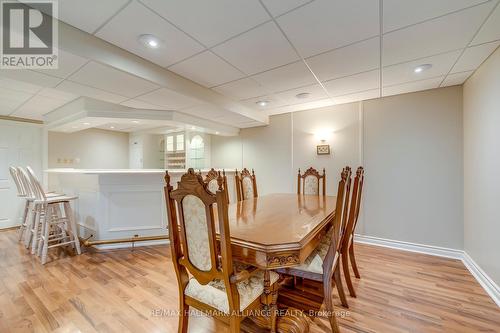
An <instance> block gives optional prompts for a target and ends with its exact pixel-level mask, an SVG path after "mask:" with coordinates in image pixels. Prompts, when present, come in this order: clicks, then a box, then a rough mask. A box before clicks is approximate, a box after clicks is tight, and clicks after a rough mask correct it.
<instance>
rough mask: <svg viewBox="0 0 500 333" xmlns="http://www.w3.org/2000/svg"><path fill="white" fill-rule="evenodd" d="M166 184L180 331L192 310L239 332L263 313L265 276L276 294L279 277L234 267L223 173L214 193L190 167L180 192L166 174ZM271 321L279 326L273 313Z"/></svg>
mask: <svg viewBox="0 0 500 333" xmlns="http://www.w3.org/2000/svg"><path fill="white" fill-rule="evenodd" d="M165 183H166V185H165V198H166V206H167V212H168V222H169V230H170V247H171V251H172V262H173V264H174V268H175V272H176V275H177V281H178V284H179V298H180V309H179V310H180V315H179V330H178V331H179V332H180V333H185V332H187V329H188V320H189V307H194V308H196V309H198V310H200V311H202V312H204V313H206V314H208V315H211V316H214V317H216V318H217V319H220V320H223V321H224V322H227V323H229V327H230V332H232V333H234V332H239V331H240V323H241V321H242V320H243V319H244V318H245V317H246V316H247V315H248V314H251V312H252V311H254V313H255V310H258V309H260V306H261V303H260V302H261V300H260V296H261V295H262V294H263V292H264V275H266V278H268V279H269V280H270V287H269V291H272V292H273V293H275V292H276V290H277V287H278V286H277V283H276V282H277V281H278V279H279V275H278V274H276V273H274V272H270V271H266V272H264V271H262V270H258V269H255V268H248V267H243V268H241V267H237V266H238V265H236V264H233V257H232V252H231V241H230V235H229V217H228V204H227V201H226V194H225V191H226V189H224V188H223V185H222V184H223V178H222V176H221V175H220V173H218V177H217V185H218V189H217V191H216V193H211V192H210V191H209V190H208V188H207V187H208V186H207V184H206V183H205V182H204V181H203V179H202V177H201V175H199V174H196V173H195V172H194V170H193V169H191V168H190V169H189V170H188V172H187V173H186V174H184V175H183V176H182V178H181V181H180V182H178V187H177V189H176V190H173V187H172V186H171V185H170V176H169V174H168V171H167V172H166V175H165ZM215 204H216V205H215ZM215 210H216V211H215ZM216 217H217V218H216ZM216 220H217V222H216ZM216 223H217V224H218V228H217V225H216ZM217 229H218V230H219V235H220V236H219V239H220V242H219V243H220V244H218V242H217V238H216V230H217ZM219 245H220V246H219ZM271 323H273V326H275V325H276V312H275V311H273V312H272V314H271Z"/></svg>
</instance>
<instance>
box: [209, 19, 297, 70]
mask: <svg viewBox="0 0 500 333" xmlns="http://www.w3.org/2000/svg"><path fill="white" fill-rule="evenodd" d="M212 50H213V51H214V52H215V53H217V54H218V55H220V56H221V57H223V58H224V59H226V60H227V61H229V62H230V63H231V64H233V65H234V66H236V67H237V68H239V69H240V70H241V71H243V72H244V73H246V74H249V75H250V74H255V73H258V72H262V71H265V70H268V69H271V68H274V67H278V66H281V65H285V64H288V63H291V62H293V61H296V60H298V59H299V58H298V56H297V54H296V53H295V51H294V50H293V49H292V47H291V46H290V43H288V41H287V40H286V39H285V37H284V36H283V34H282V33H281V31H280V30H279V29H278V27H277V26H276V24H275V23H274V22H268V23H266V24H263V25H261V26H259V27H257V28H255V29H252V30H250V31H248V32H246V33H244V34H242V35H240V36H238V37H235V38H233V39H231V40H229V41H227V42H225V43H223V44H221V45H219V46H217V47H215V48H214V49H212Z"/></svg>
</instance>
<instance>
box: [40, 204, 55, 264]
mask: <svg viewBox="0 0 500 333" xmlns="http://www.w3.org/2000/svg"><path fill="white" fill-rule="evenodd" d="M51 214H52V207H50V206H48V207H47V208H46V209H45V218H44V221H43V227H42V230H43V234H42V237H40V241H39V242H40V243H42V253H41V258H42V265H45V263H46V262H47V253H48V251H49V231H50V225H49V223H50V216H51Z"/></svg>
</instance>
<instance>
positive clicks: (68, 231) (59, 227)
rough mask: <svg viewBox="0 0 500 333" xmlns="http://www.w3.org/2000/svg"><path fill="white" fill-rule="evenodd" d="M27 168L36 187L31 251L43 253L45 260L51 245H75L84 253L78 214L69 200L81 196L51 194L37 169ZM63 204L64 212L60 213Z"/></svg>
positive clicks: (79, 252) (77, 249) (42, 259)
mask: <svg viewBox="0 0 500 333" xmlns="http://www.w3.org/2000/svg"><path fill="white" fill-rule="evenodd" d="M26 169H27V171H28V176H29V180H30V182H31V185H32V188H33V189H34V191H35V193H34V194H35V200H34V201H33V204H34V206H35V212H36V214H35V218H34V219H33V220H34V223H33V226H32V229H31V230H32V245H31V253H33V254H35V253H37V254H38V255H39V256H40V257H41V261H42V264H45V263H46V262H47V253H48V249H49V248H53V247H58V246H64V245H72V246H73V247H74V248H75V250H76V252H77V253H78V254H81V250H80V241H79V239H78V230H77V227H76V221H75V217H74V215H73V210H72V209H71V204H70V201H74V200H76V199H78V197H75V196H66V195H62V196H57V195H55V196H48V195H47V194H46V193H45V192H44V190H43V188H42V186H41V184H40V182H39V181H38V179H37V178H36V176H35V173H34V172H33V170H32V169H31V168H30V167H27V168H26ZM61 206H62V207H63V211H64V216H63V215H62V213H61Z"/></svg>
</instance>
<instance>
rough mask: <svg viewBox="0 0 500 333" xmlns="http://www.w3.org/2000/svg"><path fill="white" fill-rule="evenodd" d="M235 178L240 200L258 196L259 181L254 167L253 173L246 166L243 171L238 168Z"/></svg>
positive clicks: (237, 194)
mask: <svg viewBox="0 0 500 333" xmlns="http://www.w3.org/2000/svg"><path fill="white" fill-rule="evenodd" d="M235 180H236V197H237V198H238V201H242V200H246V199H251V198H257V196H258V195H257V181H256V178H255V172H254V170H253V169H252V173H250V171H248V169H247V168H244V169H243V170H242V171H241V172H238V170H236V175H235Z"/></svg>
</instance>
